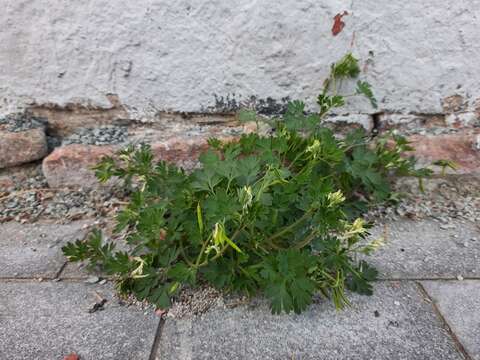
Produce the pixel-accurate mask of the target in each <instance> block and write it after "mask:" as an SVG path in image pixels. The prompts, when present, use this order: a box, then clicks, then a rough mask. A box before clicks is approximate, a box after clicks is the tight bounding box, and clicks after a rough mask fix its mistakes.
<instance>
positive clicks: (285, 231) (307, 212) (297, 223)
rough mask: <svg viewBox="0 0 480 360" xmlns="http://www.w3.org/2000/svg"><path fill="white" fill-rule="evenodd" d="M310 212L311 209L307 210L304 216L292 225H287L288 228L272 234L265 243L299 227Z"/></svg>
mask: <svg viewBox="0 0 480 360" xmlns="http://www.w3.org/2000/svg"><path fill="white" fill-rule="evenodd" d="M311 212H312V209H310V210H308V211H306V212H305V214H303V215H302V217H301V218H300V219H298V220H297V221H295V222H294V223H292V224H290V225H288V226H285V227H284V228H283V229H282V230H280V231H279V232H277V233H275V234H273V235H272V236H270V237H269V238H268V239H267V241H268V242H271V241H273V240H274V239H276V238H279V237H280V236H282V235H284V234H286V233H288V232H289V231H290V230H292V229H293V228H295V227H296V226H298V225H300V224H301V223H302V222H303V221H304V220H306V219H307V218H308V217H309V216H310V214H311Z"/></svg>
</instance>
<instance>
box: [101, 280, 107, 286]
mask: <svg viewBox="0 0 480 360" xmlns="http://www.w3.org/2000/svg"><path fill="white" fill-rule="evenodd" d="M106 283H107V280H106V279H103V280H100V282H99V284H100V285H105V284H106Z"/></svg>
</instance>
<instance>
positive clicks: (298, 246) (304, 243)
mask: <svg viewBox="0 0 480 360" xmlns="http://www.w3.org/2000/svg"><path fill="white" fill-rule="evenodd" d="M316 236H317V232H316V231H312V233H311V234H310V235H308V236H307V237H306V238H305V239H303V241H301V242H299V243H298V244H296V245H295V246H294V247H293V248H294V249H297V250H298V249H301V248H304V247H305V246H307V245H308V244H310V242H311V241H312V240H313V239H315V237H316Z"/></svg>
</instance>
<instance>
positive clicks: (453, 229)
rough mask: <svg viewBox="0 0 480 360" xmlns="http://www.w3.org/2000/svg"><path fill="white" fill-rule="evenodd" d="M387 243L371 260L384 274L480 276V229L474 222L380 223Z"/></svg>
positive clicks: (425, 277)
mask: <svg viewBox="0 0 480 360" xmlns="http://www.w3.org/2000/svg"><path fill="white" fill-rule="evenodd" d="M384 232H385V233H386V234H387V240H386V244H385V246H384V247H383V248H381V249H380V250H378V251H377V252H376V253H375V254H373V255H372V256H369V257H368V259H367V260H368V261H369V262H371V263H372V264H373V265H375V266H376V267H377V269H378V270H379V271H380V273H381V277H382V278H395V279H397V278H400V279H405V278H414V279H431V278H456V277H457V276H459V275H461V276H463V277H464V278H465V277H480V231H479V229H478V228H477V227H476V226H475V225H474V224H471V223H465V224H462V223H460V222H452V223H450V224H449V225H446V226H445V225H441V224H440V223H437V222H435V221H433V220H422V221H411V220H397V221H395V222H391V223H387V224H385V225H379V226H377V227H376V228H375V229H374V231H373V234H374V235H380V234H383V233H384Z"/></svg>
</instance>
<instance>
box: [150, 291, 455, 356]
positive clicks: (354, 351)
mask: <svg viewBox="0 0 480 360" xmlns="http://www.w3.org/2000/svg"><path fill="white" fill-rule="evenodd" d="M375 287H376V292H375V295H374V296H372V297H365V296H352V298H351V299H352V303H353V307H352V308H350V309H347V310H345V311H342V312H336V311H335V309H334V308H333V306H332V305H331V304H330V303H329V302H326V301H321V302H319V303H318V304H315V305H312V306H311V307H310V309H309V310H308V311H306V312H304V313H302V314H300V315H282V316H275V315H271V314H270V311H269V309H268V307H267V306H266V305H265V303H263V302H260V303H259V304H257V305H256V306H242V307H237V308H234V309H226V308H222V307H216V308H214V309H212V310H210V311H209V312H207V313H205V314H203V315H200V316H198V317H189V318H183V319H172V318H167V320H166V323H165V325H164V328H163V335H162V338H161V339H160V344H159V348H158V352H157V360H160V359H161V360H169V359H175V360H190V359H209V360H211V359H225V360H227V359H228V360H233V359H262V360H266V359H303V360H306V359H322V360H328V359H332V360H333V359H389V360H392V359H409V360H412V359H422V360H423V359H449V360H451V359H462V358H463V357H462V355H461V354H460V353H459V352H458V351H457V349H456V348H455V344H454V342H453V340H452V338H451V337H450V335H449V333H448V332H447V331H446V330H445V329H444V328H443V323H442V322H441V321H440V319H439V318H438V316H437V315H436V314H435V312H434V310H433V308H432V306H431V304H429V303H428V302H426V301H425V300H424V299H423V297H422V295H421V293H420V291H419V288H418V285H416V284H415V283H413V282H394V283H392V282H384V283H377V284H376V286H375Z"/></svg>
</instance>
